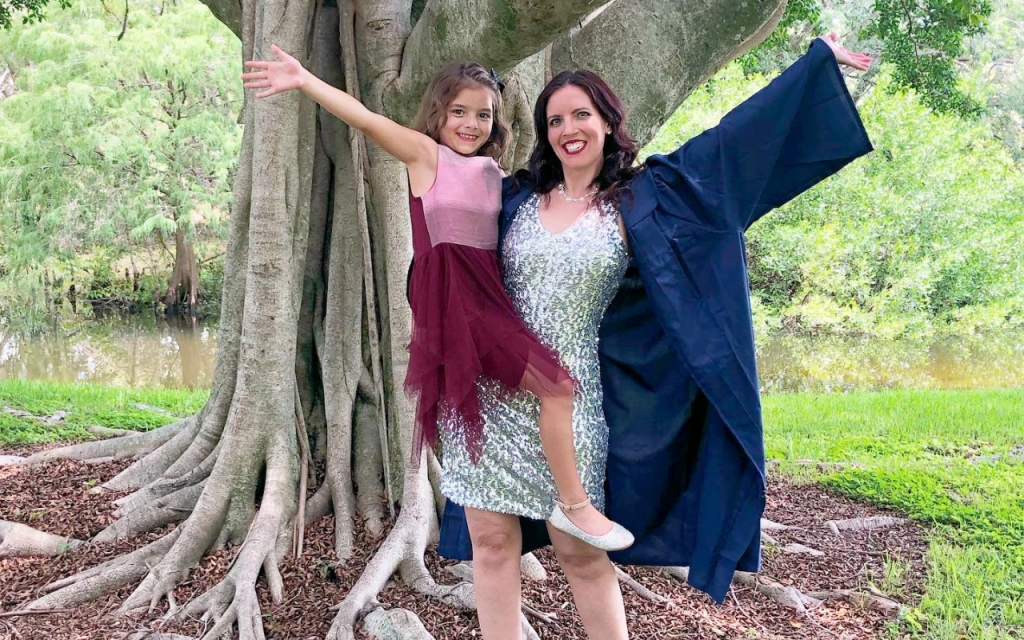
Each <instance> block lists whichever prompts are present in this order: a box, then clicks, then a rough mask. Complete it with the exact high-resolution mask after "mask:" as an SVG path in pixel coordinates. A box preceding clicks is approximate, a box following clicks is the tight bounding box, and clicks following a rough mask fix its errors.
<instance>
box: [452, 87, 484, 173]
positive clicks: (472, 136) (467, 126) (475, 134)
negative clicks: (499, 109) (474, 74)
mask: <svg viewBox="0 0 1024 640" xmlns="http://www.w3.org/2000/svg"><path fill="white" fill-rule="evenodd" d="M493 117H494V94H493V93H492V92H491V90H490V89H488V88H486V87H481V86H475V87H466V88H465V89H463V90H462V91H459V93H458V95H456V96H455V99H454V100H452V102H451V104H449V105H448V115H447V120H446V121H445V123H444V127H443V128H442V129H441V142H442V143H443V144H444V145H445V146H446V147H448V148H449V149H451V150H452V151H455V152H456V153H460V154H462V155H464V156H475V155H476V152H477V151H478V150H479V149H480V147H482V146H483V144H484V143H485V142H487V140H488V138H490V137H491V125H492V124H493Z"/></svg>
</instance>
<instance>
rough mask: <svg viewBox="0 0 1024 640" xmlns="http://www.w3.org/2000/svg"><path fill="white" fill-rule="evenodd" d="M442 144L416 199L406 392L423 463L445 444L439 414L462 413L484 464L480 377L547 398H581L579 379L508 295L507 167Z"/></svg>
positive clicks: (416, 451) (472, 447)
mask: <svg viewBox="0 0 1024 640" xmlns="http://www.w3.org/2000/svg"><path fill="white" fill-rule="evenodd" d="M438 146H439V151H438V158H437V178H436V179H435V181H434V184H433V186H431V187H430V190H428V191H427V193H425V194H424V195H423V196H422V197H415V196H412V195H411V194H410V197H409V209H410V213H411V216H412V243H413V266H412V273H411V276H410V281H409V303H410V305H411V306H412V318H413V330H412V340H411V342H410V344H409V368H408V372H407V374H406V378H405V389H406V392H407V393H408V394H410V396H411V397H413V398H415V399H416V430H415V435H414V438H413V451H412V453H413V460H414V461H418V460H419V458H420V452H421V451H422V448H423V446H424V444H426V445H428V446H431V447H433V448H435V449H436V448H437V446H438V442H439V437H438V436H439V434H438V417H439V416H441V415H443V413H444V412H448V411H453V412H457V413H458V414H459V415H460V416H461V418H462V421H463V422H464V426H465V440H466V443H465V444H466V447H467V449H468V451H469V452H470V454H471V456H472V458H473V460H474V461H475V460H477V459H478V456H479V453H480V451H481V450H482V447H483V441H484V432H483V418H482V417H481V416H480V400H479V398H478V397H477V386H476V380H477V378H478V377H480V376H486V377H489V378H493V379H495V380H497V381H498V382H500V383H502V384H503V385H506V386H508V387H509V388H510V389H514V388H526V389H528V390H530V391H531V392H532V393H534V394H536V395H539V396H544V395H550V396H558V395H567V394H571V393H572V386H573V385H572V379H571V377H570V376H569V374H568V373H567V372H566V370H565V369H564V368H563V367H562V366H561V365H560V364H559V361H558V355H557V354H556V353H555V352H554V351H552V350H551V349H549V348H548V347H546V346H545V345H543V344H542V343H541V342H540V341H539V340H538V339H537V337H536V336H535V335H534V334H533V333H532V332H531V331H530V330H529V329H527V328H526V326H525V325H524V324H523V321H522V320H521V319H520V317H519V315H518V313H517V312H516V309H515V306H514V304H513V302H512V300H511V299H510V298H509V296H508V294H507V293H506V292H505V287H504V284H503V282H502V278H501V270H500V267H499V262H498V253H497V248H498V213H499V211H500V209H501V179H502V171H501V168H500V167H499V166H498V164H497V163H496V162H495V161H494V160H493V159H492V158H490V157H487V156H472V157H467V156H462V155H460V154H458V153H456V152H455V151H452V150H451V149H449V148H448V147H446V146H444V145H438ZM567 388H568V392H567V391H566V389H567Z"/></svg>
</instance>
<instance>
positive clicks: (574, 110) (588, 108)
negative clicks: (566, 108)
mask: <svg viewBox="0 0 1024 640" xmlns="http://www.w3.org/2000/svg"><path fill="white" fill-rule="evenodd" d="M580 111H590V107H578V108H576V109H573V110H572V111H570V112H569V113H570V114H572V115H576V114H577V113H579V112H580ZM560 115H562V114H560V113H552V114H551V115H549V116H548V120H550V119H551V118H555V117H558V116H560Z"/></svg>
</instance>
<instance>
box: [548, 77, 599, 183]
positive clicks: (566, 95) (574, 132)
mask: <svg viewBox="0 0 1024 640" xmlns="http://www.w3.org/2000/svg"><path fill="white" fill-rule="evenodd" d="M547 118H548V143H549V144H550V145H551V147H552V148H553V149H554V150H555V155H557V156H558V159H559V160H561V161H562V169H563V171H568V170H581V169H593V170H594V173H595V174H596V173H599V172H600V171H601V166H602V165H603V164H604V139H605V136H607V135H608V133H610V131H609V126H608V123H607V122H605V120H604V118H602V117H601V115H600V114H599V113H598V111H597V109H596V108H594V103H593V101H592V100H591V99H590V96H588V95H587V93H586V92H585V91H584V90H583V89H580V88H579V87H577V86H575V85H571V84H569V85H566V86H564V87H562V88H561V89H559V90H558V91H555V92H554V93H553V94H551V98H550V99H549V100H548V105H547Z"/></svg>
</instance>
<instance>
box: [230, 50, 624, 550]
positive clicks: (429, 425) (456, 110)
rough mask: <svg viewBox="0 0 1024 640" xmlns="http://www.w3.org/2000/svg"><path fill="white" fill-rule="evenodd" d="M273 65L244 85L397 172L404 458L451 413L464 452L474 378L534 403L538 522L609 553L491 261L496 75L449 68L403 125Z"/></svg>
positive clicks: (466, 66)
mask: <svg viewBox="0 0 1024 640" xmlns="http://www.w3.org/2000/svg"><path fill="white" fill-rule="evenodd" d="M272 50H273V52H274V54H275V55H276V56H277V57H278V60H277V61H252V62H247V63H246V66H248V67H250V68H253V69H258V71H253V72H249V73H244V74H242V79H243V80H245V81H246V82H245V85H244V86H245V88H246V89H263V91H261V92H260V93H257V94H256V97H257V98H265V97H268V96H272V95H274V94H276V93H280V92H282V91H289V90H293V89H301V90H302V91H303V92H304V93H306V95H308V96H309V97H311V98H313V99H314V100H316V101H317V102H318V103H320V104H321V105H322V106H323V107H324V108H326V109H327V110H328V111H330V112H331V113H333V114H334V115H335V116H337V117H338V118H340V119H341V120H344V121H345V122H346V123H348V124H349V126H352V127H355V128H356V129H359V130H360V131H362V132H363V133H365V134H366V135H368V136H369V137H370V138H371V139H372V140H373V141H374V142H375V143H376V144H377V145H378V146H379V147H381V148H382V149H384V150H385V151H386V152H388V153H389V154H391V155H392V156H394V157H395V158H397V159H399V160H401V161H402V162H403V163H404V164H405V165H406V167H407V168H408V171H409V192H410V198H409V202H410V209H411V214H412V236H413V256H414V261H413V268H412V275H411V279H410V284H409V293H410V304H411V306H412V315H413V331H412V341H411V343H410V345H409V368H408V373H407V376H406V380H405V386H406V391H407V392H408V393H410V394H411V395H414V396H416V397H417V407H416V433H415V436H414V440H413V442H414V449H413V460H414V461H418V460H419V453H420V451H421V449H422V446H423V444H424V442H426V443H429V444H430V445H432V446H436V444H437V442H438V426H437V425H438V418H439V415H438V412H439V409H440V410H442V411H450V412H453V413H456V414H457V415H458V416H459V418H460V420H459V423H460V424H461V425H463V426H464V431H465V433H464V441H465V446H466V447H467V448H468V450H469V451H470V453H471V454H472V455H473V458H474V459H476V458H477V457H478V456H479V454H480V452H481V450H482V448H483V438H484V433H483V419H482V418H481V416H480V402H479V398H478V396H477V387H476V380H477V378H478V377H479V376H486V377H489V378H492V379H494V380H497V381H499V382H500V383H502V384H504V385H506V386H507V387H509V388H522V389H526V390H527V391H529V392H531V393H533V394H534V395H536V396H537V397H538V398H539V399H540V418H539V423H540V436H541V442H542V444H543V448H544V455H545V457H546V458H547V460H548V464H549V465H550V467H551V474H552V476H553V478H554V481H555V486H556V488H557V491H558V494H559V496H558V499H557V500H556V501H555V507H554V509H553V511H552V514H551V517H550V519H549V522H550V523H551V524H552V526H555V527H556V528H558V529H560V530H562V531H565V532H566V533H568V534H570V535H574V536H576V537H578V538H580V539H582V540H584V541H586V542H588V543H590V544H592V545H594V546H595V547H598V548H601V549H605V550H608V551H613V550H617V549H624V548H626V547H628V546H630V545H631V544H632V543H633V536H632V535H631V534H630V533H629V532H628V531H626V530H625V529H624V528H623V527H621V526H620V525H618V524H616V523H613V522H612V521H610V520H608V519H607V518H605V517H604V515H603V514H601V512H600V511H598V510H597V509H596V508H595V507H594V506H593V505H592V504H590V499H589V498H588V497H587V495H586V491H585V489H584V487H583V483H582V481H581V480H580V476H579V473H578V472H577V468H576V451H575V446H574V444H573V432H572V405H573V381H572V378H571V377H570V376H569V374H568V373H567V372H566V371H565V369H564V368H563V367H562V366H561V365H560V364H559V361H558V356H557V354H555V353H553V352H552V351H551V350H550V349H548V348H547V347H546V346H544V345H543V344H541V343H540V341H539V340H538V339H537V338H536V337H535V336H534V335H533V333H532V332H530V331H529V330H528V329H527V328H526V326H525V325H524V324H523V322H522V320H521V319H520V318H519V316H518V314H517V313H516V310H515V307H514V305H513V302H512V300H511V299H510V298H509V297H508V294H507V293H506V292H505V288H504V286H503V283H502V279H501V274H500V268H499V265H498V255H497V243H498V220H497V218H498V212H499V211H500V208H501V180H502V175H503V173H502V170H501V168H500V167H499V166H498V163H497V162H496V161H497V160H498V159H500V158H501V157H502V155H503V153H504V151H505V149H506V148H507V146H508V143H509V128H508V125H507V124H506V123H505V122H504V121H503V119H502V114H501V109H502V100H501V94H500V92H499V90H498V86H497V81H496V79H494V78H493V77H492V76H491V75H490V74H488V73H487V71H486V70H484V68H483V67H481V66H480V65H478V64H475V63H467V62H463V63H454V64H450V65H448V66H446V67H445V68H444V69H442V70H441V71H440V72H439V73H438V74H437V75H436V76H435V77H434V78H433V80H432V81H431V82H430V85H429V86H428V87H427V91H426V93H425V94H424V96H423V99H422V101H421V103H420V108H419V112H418V114H417V116H416V119H415V122H414V124H413V128H412V129H410V128H407V127H404V126H402V125H400V124H398V123H396V122H393V121H392V120H389V119H388V118H386V117H384V116H382V115H379V114H376V113H374V112H372V111H370V110H369V109H367V108H366V107H365V106H363V104H362V103H360V102H359V101H358V100H356V99H355V98H353V97H352V96H350V95H348V94H347V93H345V92H343V91H341V90H339V89H336V88H334V87H332V86H330V85H328V84H326V83H324V82H323V81H322V80H320V79H319V78H317V77H315V76H314V75H312V74H311V73H310V72H309V71H307V70H306V69H304V68H303V67H302V65H301V64H299V62H298V61H297V60H296V59H295V58H293V57H291V56H290V55H288V54H287V53H285V52H283V51H281V49H279V48H278V47H277V46H272Z"/></svg>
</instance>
